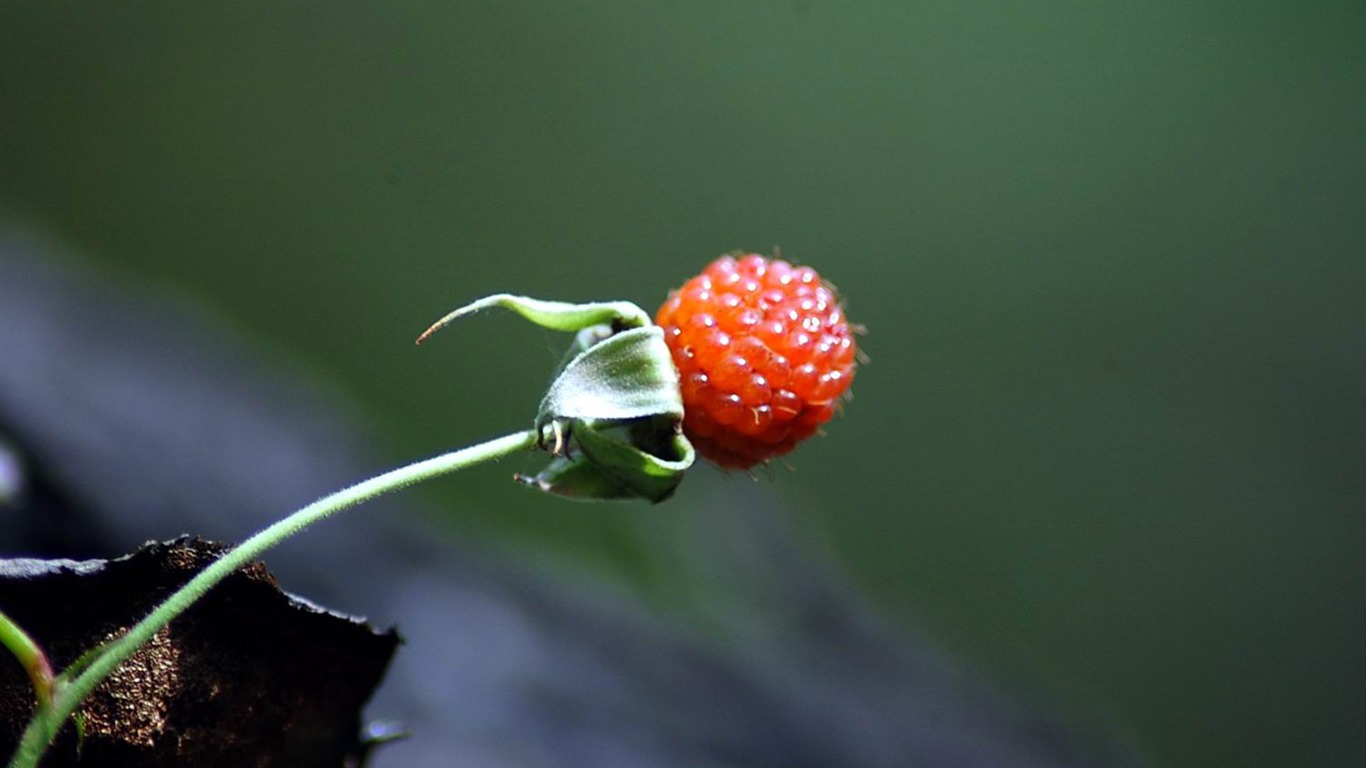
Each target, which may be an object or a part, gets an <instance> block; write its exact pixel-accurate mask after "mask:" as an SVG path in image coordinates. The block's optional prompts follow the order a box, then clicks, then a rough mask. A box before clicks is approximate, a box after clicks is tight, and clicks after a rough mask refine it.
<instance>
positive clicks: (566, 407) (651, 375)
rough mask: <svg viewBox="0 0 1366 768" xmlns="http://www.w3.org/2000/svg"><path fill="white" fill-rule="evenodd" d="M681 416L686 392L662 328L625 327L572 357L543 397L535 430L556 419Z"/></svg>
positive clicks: (675, 417) (676, 417)
mask: <svg viewBox="0 0 1366 768" xmlns="http://www.w3.org/2000/svg"><path fill="white" fill-rule="evenodd" d="M645 416H671V417H673V418H674V420H679V419H682V418H683V396H682V394H681V393H680V391H679V386H678V368H676V367H675V366H674V362H673V357H672V356H671V355H670V354H669V347H668V345H667V344H665V343H664V331H663V330H661V329H660V328H659V327H658V326H654V325H652V326H649V327H648V328H635V329H632V330H629V331H623V332H621V333H618V334H616V335H615V336H611V337H609V338H607V339H606V340H604V341H601V342H598V343H597V344H594V345H593V346H591V347H589V348H588V349H586V350H584V351H583V352H580V353H579V354H578V355H576V356H575V357H574V358H573V359H571V360H570V361H569V362H568V363H567V364H566V365H565V366H564V369H563V370H562V371H560V374H559V375H558V376H557V377H556V378H555V381H554V382H553V383H552V384H551V385H550V389H549V390H547V391H546V393H545V397H544V398H543V399H542V400H541V407H540V411H539V413H538V414H537V416H536V427H537V429H541V428H543V427H544V426H545V425H546V424H549V423H550V422H552V421H564V420H579V419H602V420H625V419H638V418H642V417H645Z"/></svg>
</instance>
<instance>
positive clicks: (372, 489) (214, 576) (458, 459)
mask: <svg viewBox="0 0 1366 768" xmlns="http://www.w3.org/2000/svg"><path fill="white" fill-rule="evenodd" d="M535 443H536V432H535V431H534V430H527V431H525V432H517V433H514V434H511V435H507V436H505V437H499V438H495V439H493V440H490V441H488V442H486V443H480V444H479V445H475V446H471V447H469V448H463V449H461V450H458V451H453V452H451V453H447V454H443V455H441V456H437V457H435V458H431V459H427V460H426V461H419V462H417V463H415V464H409V465H407V466H405V467H400V468H398V469H395V470H392V471H390V472H386V473H384V474H382V475H379V476H377V477H372V478H370V479H369V480H365V481H363V482H360V483H357V484H355V485H353V486H351V487H350V488H345V489H343V490H340V491H337V492H336V493H334V494H332V495H330V496H325V497H323V498H321V499H319V500H317V501H315V502H313V503H312V504H309V505H308V506H306V507H304V508H303V509H300V510H299V511H297V512H295V513H294V514H292V515H290V516H289V517H286V518H285V519H283V520H281V521H279V522H278V523H275V524H274V525H271V526H270V527H269V528H266V529H265V530H263V531H261V532H260V533H258V534H256V535H255V536H252V537H251V538H249V539H247V540H246V541H244V542H242V543H241V544H240V545H239V546H238V547H237V548H236V549H233V550H232V551H230V552H228V553H227V554H225V555H223V556H222V557H221V558H219V559H218V560H215V561H214V562H213V563H211V564H210V565H209V567H207V568H205V569H204V570H202V571H200V572H199V573H198V574H196V575H195V577H194V578H193V579H191V580H190V581H189V583H187V584H186V585H185V586H183V587H181V588H180V590H179V591H177V592H176V593H175V594H173V595H171V596H170V597H168V598H166V601H165V602H163V603H162V604H161V605H159V606H157V608H156V609H155V610H154V611H152V612H151V613H150V614H148V615H147V617H146V618H145V619H143V620H142V621H140V622H138V623H137V624H136V625H135V626H134V627H133V628H132V629H130V630H128V632H127V633H126V634H124V635H123V636H122V637H120V638H118V639H117V640H114V641H112V642H111V643H109V645H108V647H107V648H106V649H105V650H104V652H103V653H102V654H101V655H100V656H99V657H98V658H96V659H95V660H94V661H93V662H91V663H90V666H88V667H86V669H85V670H84V671H83V672H81V673H80V674H79V675H77V677H76V678H75V679H74V680H72V681H71V682H70V683H69V684H67V685H65V686H62V689H61V690H60V691H59V692H58V694H57V696H56V697H55V698H54V699H53V701H52V702H51V705H50V706H46V707H40V708H39V711H38V713H37V714H36V715H35V716H34V718H33V720H32V721H31V722H30V723H29V725H28V729H27V730H25V731H24V735H23V738H22V740H21V741H20V742H19V749H18V750H16V751H15V753H14V758H13V759H12V760H11V761H10V768H34V767H35V766H37V765H38V760H39V759H41V758H42V756H43V753H45V752H46V751H47V748H48V747H49V746H50V745H51V743H52V739H53V738H54V737H55V736H56V735H57V731H58V730H59V729H60V728H61V725H62V723H65V722H66V719H67V718H68V717H70V716H71V715H72V713H74V712H75V711H76V708H77V707H78V706H79V705H80V703H81V701H82V700H84V699H85V697H86V696H89V695H90V692H91V691H93V690H95V687H96V686H98V685H99V684H100V683H102V682H104V679H105V678H107V677H108V676H109V675H110V673H112V672H113V671H114V669H115V668H116V667H118V665H119V664H121V663H122V662H123V661H124V660H125V659H127V658H128V657H129V656H131V655H132V654H133V652H134V651H136V650H137V649H138V648H139V647H141V646H142V645H143V644H144V643H146V642H147V641H149V640H151V639H152V636H153V635H155V634H156V633H157V632H159V631H160V630H161V629H162V628H163V627H165V626H166V625H167V624H169V623H170V622H171V620H172V619H174V618H175V617H176V616H179V615H180V614H181V613H182V612H184V611H185V609H187V608H189V607H190V606H191V605H193V604H194V603H195V601H196V600H198V599H199V598H201V597H203V596H204V594H205V593H206V592H208V591H209V590H210V589H211V588H213V586H214V585H216V584H217V583H218V582H220V581H222V580H223V579H224V578H225V577H227V576H228V575H229V574H231V573H232V572H233V571H236V570H237V569H238V568H241V567H242V566H244V565H246V564H247V563H250V562H251V561H252V560H255V559H256V558H257V557H258V556H260V555H261V553H263V552H265V551H266V550H268V549H270V548H271V547H274V546H275V545H276V544H279V543H280V542H282V541H284V540H285V539H287V538H289V537H290V536H293V535H294V534H296V533H298V532H299V531H302V530H303V529H304V528H307V527H308V526H310V525H312V524H313V523H316V522H318V521H319V520H322V519H323V518H325V517H328V516H330V515H332V514H334V513H336V512H340V511H341V510H343V509H347V508H349V507H354V506H356V505H357V504H360V503H362V502H365V501H369V500H370V499H373V498H375V497H376V496H380V495H382V494H385V493H389V492H391V491H397V490H399V489H402V488H406V487H408V486H410V485H413V484H415V483H419V482H422V481H423V480H429V479H431V478H434V477H438V476H440V475H444V474H447V473H449V472H454V471H456V470H459V469H464V468H465V467H468V466H471V465H473V464H478V463H481V462H484V461H489V460H491V459H497V458H501V457H503V456H506V455H508V454H510V453H514V452H516V451H519V450H524V449H526V448H530V447H532V446H533V445H535Z"/></svg>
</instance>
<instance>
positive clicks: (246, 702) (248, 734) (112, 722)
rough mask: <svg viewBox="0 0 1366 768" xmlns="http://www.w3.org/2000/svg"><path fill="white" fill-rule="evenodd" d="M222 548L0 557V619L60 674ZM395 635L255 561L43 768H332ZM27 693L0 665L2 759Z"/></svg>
mask: <svg viewBox="0 0 1366 768" xmlns="http://www.w3.org/2000/svg"><path fill="white" fill-rule="evenodd" d="M223 550H224V547H223V546H221V545H218V544H212V543H209V542H205V541H202V540H199V539H188V538H183V539H178V540H175V541H171V542H166V543H149V544H147V545H146V546H144V547H142V548H140V549H138V550H137V552H135V553H133V554H132V555H129V556H127V557H123V558H119V559H116V560H85V561H72V560H30V559H15V560H0V610H4V612H5V613H6V614H7V615H9V616H10V617H11V618H12V619H14V620H15V621H16V622H17V623H19V624H20V626H22V627H24V628H25V630H26V631H28V633H29V634H30V635H31V636H33V637H34V638H35V639H37V640H38V642H39V643H41V644H42V645H43V646H44V648H46V649H47V652H48V653H49V654H50V656H51V657H52V659H53V660H54V662H56V664H57V665H58V666H59V668H60V667H63V666H65V665H66V664H69V663H71V662H72V661H73V660H75V659H76V658H77V657H78V656H80V655H81V653H82V652H84V651H85V650H86V649H88V648H92V647H94V646H96V645H99V644H100V643H102V642H105V641H107V640H109V639H111V638H113V637H115V636H117V635H118V634H119V633H121V632H123V631H124V630H126V629H127V628H128V627H130V626H132V625H133V624H134V623H136V622H137V621H138V620H139V619H141V618H142V617H143V616H145V615H146V614H147V613H149V612H150V611H151V610H152V609H153V608H154V607H155V606H156V605H157V604H158V603H159V602H160V601H161V600H163V599H164V598H165V597H166V596H167V595H169V594H170V593H171V592H173V591H174V590H175V589H177V588H179V587H180V586H181V585H183V584H184V583H185V582H186V581H188V580H189V579H190V578H191V577H192V576H193V575H194V574H195V573H197V572H198V571H200V570H202V569H203V568H204V567H205V566H207V565H208V564H209V563H210V562H212V561H213V560H214V559H215V558H217V557H218V556H219V555H220V554H221V553H222V552H223ZM398 642H399V641H398V636H397V635H396V634H395V633H394V632H392V631H389V632H383V633H380V632H376V631H375V630H374V629H373V628H371V627H370V626H369V625H368V624H366V623H365V622H364V621H362V620H359V619H355V618H352V617H348V616H344V615H341V614H338V613H334V612H331V611H327V610H324V609H322V608H319V607H317V606H315V605H313V604H311V603H309V602H307V601H304V600H301V599H299V598H295V597H292V596H290V595H288V594H286V593H284V592H282V591H280V589H279V587H278V586H277V584H276V583H275V580H274V578H273V577H272V576H271V575H270V574H269V573H268V572H267V571H266V569H265V567H264V566H263V565H261V564H259V563H257V564H254V565H252V566H249V567H248V568H246V569H244V570H241V571H239V572H237V573H236V574H233V575H232V576H230V577H228V579H226V580H225V581H224V582H223V583H222V584H220V585H219V586H218V587H217V588H215V589H214V590H213V591H211V592H210V593H209V594H208V595H207V596H205V597H204V598H203V599H202V600H200V601H199V602H198V603H196V604H195V605H194V606H193V607H191V608H190V609H189V610H188V611H186V613H184V614H183V615H181V616H180V617H178V618H177V619H176V620H175V621H173V622H172V623H171V624H170V625H169V626H168V627H166V628H165V629H164V630H162V631H161V632H160V633H158V634H157V635H156V636H155V637H154V638H153V640H152V641H151V642H150V643H148V644H147V645H145V646H143V647H142V648H141V649H140V650H139V651H138V652H137V653H135V654H134V655H133V656H132V657H131V658H129V659H128V660H127V661H125V662H124V663H123V664H122V665H120V666H119V668H118V669H117V670H115V672H114V674H113V675H111V677H110V678H109V679H108V680H106V681H105V683H104V684H102V685H101V686H100V687H99V688H97V689H96V690H95V692H94V694H92V695H91V697H90V698H89V699H87V700H86V701H85V703H84V704H83V706H82V707H81V710H80V712H81V714H82V715H83V717H84V722H85V740H84V743H83V744H82V745H81V747H80V750H79V759H78V750H77V748H76V744H75V741H76V739H75V737H74V729H72V728H70V727H68V728H67V730H66V731H65V732H64V733H63V735H62V737H61V739H60V740H59V742H58V744H57V746H56V747H55V748H54V749H53V750H52V751H51V752H50V753H49V755H48V757H47V758H46V759H45V760H44V762H43V765H44V766H48V767H49V768H53V767H55V766H62V765H90V766H103V767H104V768H120V767H122V766H128V767H129V768H133V767H134V766H138V767H143V768H157V767H158V766H166V767H167V768H170V767H171V766H179V767H181V768H190V767H194V766H198V767H203V768H210V767H213V766H224V768H227V767H228V766H254V767H256V768H267V767H269V766H281V767H286V766H288V767H290V768H293V767H295V766H297V767H299V768H311V767H315V766H316V768H344V766H349V765H354V764H356V762H357V759H358V756H359V755H360V754H362V753H363V752H364V751H365V749H366V745H365V744H363V743H362V726H361V709H362V707H364V705H365V703H366V702H367V701H368V700H369V698H370V696H371V694H372V692H373V691H374V689H375V687H376V686H377V685H378V684H379V681H380V679H381V678H382V677H383V675H384V670H385V668H386V666H387V665H388V663H389V660H390V658H391V657H392V656H393V654H394V651H395V649H396V648H397V647H398ZM32 702H33V692H32V688H31V686H30V684H29V681H28V679H27V678H26V677H25V676H24V675H23V673H22V672H21V670H20V669H19V667H18V665H17V664H13V663H0V755H7V754H10V753H11V752H12V750H13V749H14V747H15V745H16V744H17V741H18V737H19V734H20V733H21V732H22V730H23V726H24V725H25V723H26V722H27V719H28V716H29V714H30V712H31V709H32Z"/></svg>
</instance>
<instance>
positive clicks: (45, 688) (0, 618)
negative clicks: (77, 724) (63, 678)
mask: <svg viewBox="0 0 1366 768" xmlns="http://www.w3.org/2000/svg"><path fill="white" fill-rule="evenodd" d="M0 645H4V646H5V647H6V648H8V649H9V652H10V653H12V654H14V658H16V659H18V660H19V664H20V665H22V666H23V668H24V671H25V672H27V673H28V678H29V680H32V681H33V695H34V697H36V698H37V699H38V706H40V707H42V706H44V705H46V704H48V703H49V702H51V701H52V681H53V675H52V664H50V663H49V662H48V660H47V654H45V653H43V649H42V648H41V647H39V645H38V644H37V643H35V642H34V641H33V638H31V637H29V636H28V633H27V632H25V631H24V630H22V629H20V628H19V625H18V624H15V623H14V620H13V619H11V618H10V617H8V616H6V615H5V612H4V611H0Z"/></svg>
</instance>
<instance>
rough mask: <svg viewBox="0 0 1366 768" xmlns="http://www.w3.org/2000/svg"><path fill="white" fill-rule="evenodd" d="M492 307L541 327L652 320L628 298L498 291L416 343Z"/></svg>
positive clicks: (443, 321) (569, 327)
mask: <svg viewBox="0 0 1366 768" xmlns="http://www.w3.org/2000/svg"><path fill="white" fill-rule="evenodd" d="M489 307H503V308H505V309H510V310H512V311H513V312H516V313H517V314H519V315H521V316H522V317H524V318H526V319H528V320H530V321H531V322H533V323H535V324H537V325H539V326H541V327H542V328H549V329H551V330H554V331H580V330H583V329H585V328H589V327H591V326H594V325H603V324H607V325H611V326H614V327H616V328H642V327H644V326H647V325H650V323H651V321H650V315H649V314H648V313H646V312H645V310H643V309H641V308H640V307H638V306H636V305H635V304H632V303H631V302H629V301H605V302H594V303H588V304H570V303H568V302H564V301H542V300H541V299H533V298H529V297H527V296H514V295H512V294H510V293H499V294H494V295H493V296H485V297H484V298H482V299H479V300H478V301H475V302H472V303H470V304H466V305H465V306H463V307H460V308H459V309H457V310H455V311H454V312H451V313H450V314H448V315H446V316H445V317H443V318H441V319H440V320H437V321H436V322H435V323H433V324H432V326H431V327H430V328H428V329H427V330H425V331H423V332H422V335H421V336H418V337H417V343H418V344H421V343H422V342H424V341H426V340H427V338H428V337H429V336H431V335H432V334H434V333H436V332H437V331H439V330H441V329H442V328H445V327H446V326H447V325H450V324H451V323H452V322H454V321H456V320H459V319H460V318H462V317H464V316H466V315H471V314H474V313H475V312H478V311H479V310H481V309H488V308H489Z"/></svg>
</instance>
